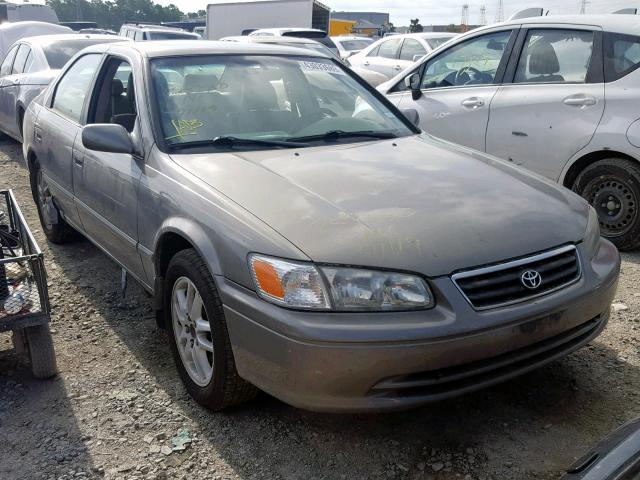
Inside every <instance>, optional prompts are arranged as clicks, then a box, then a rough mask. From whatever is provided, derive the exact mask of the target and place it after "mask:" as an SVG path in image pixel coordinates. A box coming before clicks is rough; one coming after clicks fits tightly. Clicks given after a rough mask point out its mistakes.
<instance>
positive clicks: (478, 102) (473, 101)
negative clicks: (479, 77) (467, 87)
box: [460, 97, 484, 109]
mask: <svg viewBox="0 0 640 480" xmlns="http://www.w3.org/2000/svg"><path fill="white" fill-rule="evenodd" d="M460 104H461V105H462V106H463V107H467V108H474V109H475V108H480V107H483V106H484V100H482V99H481V98H478V97H471V98H465V99H464V100H462V102H460Z"/></svg>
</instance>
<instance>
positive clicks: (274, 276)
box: [249, 254, 433, 311]
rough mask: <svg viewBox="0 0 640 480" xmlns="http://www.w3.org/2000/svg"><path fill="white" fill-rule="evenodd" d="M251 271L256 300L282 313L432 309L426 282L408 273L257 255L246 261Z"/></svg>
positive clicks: (431, 298) (430, 296)
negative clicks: (282, 308)
mask: <svg viewBox="0 0 640 480" xmlns="http://www.w3.org/2000/svg"><path fill="white" fill-rule="evenodd" d="M249 266H250V269H251V273H252V275H253V279H254V281H255V284H256V289H257V291H258V294H259V295H260V296H261V297H262V298H264V299H265V300H267V301H270V302H272V303H275V304H277V305H281V306H285V307H290V308H302V309H316V310H329V309H330V310H336V311H389V310H421V309H426V308H431V307H432V306H433V296H432V295H431V292H430V291H429V287H428V286H427V284H426V283H425V281H424V280H422V279H421V278H420V277H417V276H415V275H409V274H406V273H394V272H383V271H375V270H363V269H355V268H343V267H316V266H314V265H312V264H309V263H302V262H292V261H289V260H282V259H277V258H271V257H267V256H264V255H255V254H252V255H250V256H249ZM325 282H326V283H325Z"/></svg>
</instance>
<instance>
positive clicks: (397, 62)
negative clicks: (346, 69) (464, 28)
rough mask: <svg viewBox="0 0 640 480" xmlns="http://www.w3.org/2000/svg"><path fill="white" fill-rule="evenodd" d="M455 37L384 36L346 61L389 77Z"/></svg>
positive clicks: (427, 35)
mask: <svg viewBox="0 0 640 480" xmlns="http://www.w3.org/2000/svg"><path fill="white" fill-rule="evenodd" d="M456 36H457V34H456V33H447V32H442V33H436V32H428V33H408V34H406V35H393V36H390V37H384V38H382V39H380V40H378V41H377V42H375V43H373V44H371V45H370V46H368V47H367V48H365V49H363V50H361V51H360V52H358V53H356V54H355V55H352V56H351V57H349V63H350V64H351V65H352V66H354V67H359V68H364V69H367V70H371V71H373V72H377V73H379V74H381V75H384V76H385V77H386V78H387V79H389V78H392V77H393V76H395V75H396V74H398V73H399V72H401V71H402V70H404V69H406V68H408V67H410V66H411V65H413V64H414V63H415V62H416V61H417V60H420V59H421V58H422V57H424V56H425V55H426V54H427V53H429V52H432V51H433V50H435V49H436V48H438V47H439V46H440V45H442V44H444V43H446V42H448V41H449V40H451V39H452V38H454V37H456Z"/></svg>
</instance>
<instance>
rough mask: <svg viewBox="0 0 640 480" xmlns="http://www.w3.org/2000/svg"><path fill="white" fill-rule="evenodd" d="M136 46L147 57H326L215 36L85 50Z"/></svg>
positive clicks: (127, 43) (299, 49) (96, 46)
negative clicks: (213, 37)
mask: <svg viewBox="0 0 640 480" xmlns="http://www.w3.org/2000/svg"><path fill="white" fill-rule="evenodd" d="M120 49H123V50H133V51H135V52H138V54H140V55H142V56H143V57H146V58H161V57H175V56H193V55H301V56H305V57H320V58H326V57H325V55H323V54H322V53H320V52H315V51H311V50H306V49H303V48H296V47H290V46H284V45H278V44H274V45H270V44H266V43H257V42H246V43H245V42H221V41H211V40H181V41H179V42H167V41H166V40H149V41H146V42H122V43H120V42H118V43H111V44H108V45H107V44H102V45H101V44H98V45H93V46H91V47H88V48H87V49H85V51H94V52H96V51H97V52H105V51H109V50H113V51H117V50H120Z"/></svg>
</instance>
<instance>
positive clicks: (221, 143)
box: [170, 136, 309, 149]
mask: <svg viewBox="0 0 640 480" xmlns="http://www.w3.org/2000/svg"><path fill="white" fill-rule="evenodd" d="M207 146H213V147H222V148H233V147H235V146H256V147H276V148H304V147H308V146H309V144H308V143H302V142H289V141H287V142H285V141H281V140H263V139H258V138H240V137H231V136H223V137H216V138H214V139H211V140H196V141H193V142H181V143H174V144H172V145H170V148H172V149H176V148H194V147H207Z"/></svg>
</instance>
